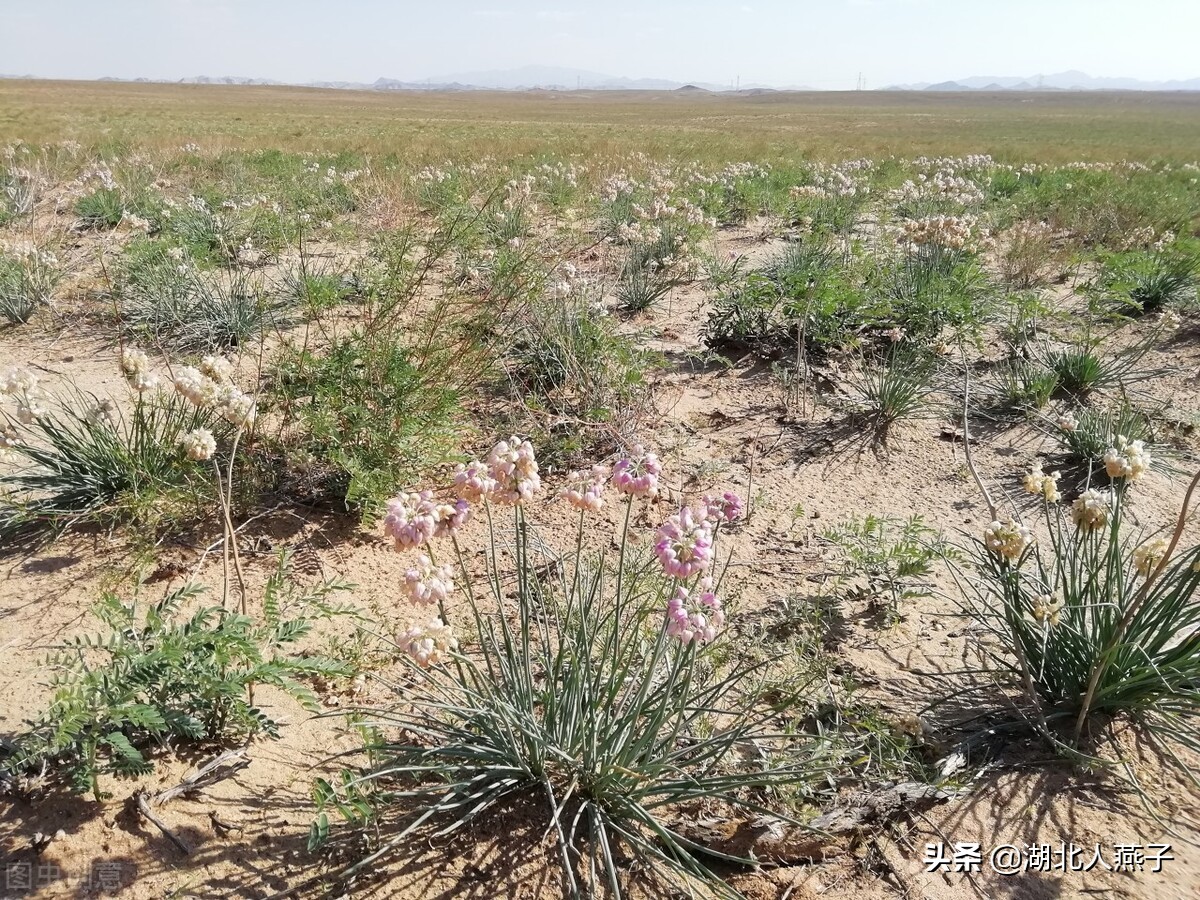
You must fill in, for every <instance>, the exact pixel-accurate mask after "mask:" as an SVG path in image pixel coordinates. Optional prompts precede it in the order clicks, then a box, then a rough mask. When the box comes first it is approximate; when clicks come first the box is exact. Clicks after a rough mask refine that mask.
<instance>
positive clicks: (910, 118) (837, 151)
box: [0, 81, 1200, 162]
mask: <svg viewBox="0 0 1200 900" xmlns="http://www.w3.org/2000/svg"><path fill="white" fill-rule="evenodd" d="M0 139H6V140H11V139H21V140H25V141H29V142H31V143H44V142H48V141H60V140H76V141H80V142H83V143H85V144H88V145H92V144H110V145H112V146H122V145H126V146H138V147H156V148H164V147H165V148H175V147H178V146H179V145H181V144H185V143H188V142H192V141H199V142H203V143H205V144H206V145H207V146H210V147H226V146H228V147H238V148H243V149H244V148H264V147H269V148H286V149H289V150H297V151H300V150H313V151H325V152H330V151H333V152H336V151H342V150H357V151H362V152H369V153H372V154H378V155H388V154H395V155H398V156H402V157H405V158H411V159H416V160H421V161H423V162H436V161H440V160H442V159H444V158H447V157H450V158H468V157H472V156H479V155H483V154H493V155H496V156H500V157H511V156H516V155H519V154H524V153H532V154H535V155H540V154H551V155H564V156H569V155H572V154H581V155H583V156H594V155H597V154H601V155H602V154H606V153H628V152H633V151H639V152H643V153H647V154H649V155H651V156H662V155H665V154H671V155H677V156H681V157H686V158H688V159H697V160H701V161H705V162H728V161H733V160H742V159H750V160H757V161H762V162H775V161H778V160H796V159H802V158H813V159H824V160H836V159H843V158H851V157H855V156H868V157H871V158H880V157H885V156H890V155H893V154H894V155H898V156H909V157H911V156H921V155H930V156H941V155H948V156H958V155H964V154H968V153H979V152H985V153H990V154H992V155H993V156H994V157H996V158H997V159H999V160H1001V161H1004V162H1030V161H1036V162H1070V161H1075V160H1099V161H1115V160H1119V159H1126V158H1128V159H1164V160H1176V161H1180V162H1185V161H1188V160H1190V159H1192V158H1193V157H1194V156H1195V153H1196V147H1197V146H1200V97H1197V96H1196V94H1187V93H1179V94H1147V93H1071V92H1059V93H1053V92H1050V93H1041V94H1022V93H970V94H957V93H945V94H940V93H908V92H902V93H901V92H898V93H883V92H869V91H864V92H824V93H790V92H787V93H757V94H756V93H748V94H734V95H730V94H711V93H707V92H672V93H660V92H579V93H550V92H521V93H505V92H464V93H454V94H444V93H430V94H424V93H414V92H399V93H388V92H368V91H335V90H316V89H308V88H291V87H227V86H210V85H161V84H123V83H113V82H109V83H85V82H50V81H47V82H30V81H7V82H3V81H0Z"/></svg>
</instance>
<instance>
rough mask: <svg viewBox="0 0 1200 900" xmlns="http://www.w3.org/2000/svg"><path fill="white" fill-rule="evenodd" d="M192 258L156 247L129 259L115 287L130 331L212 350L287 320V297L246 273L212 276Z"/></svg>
mask: <svg viewBox="0 0 1200 900" xmlns="http://www.w3.org/2000/svg"><path fill="white" fill-rule="evenodd" d="M190 262H191V261H190V259H189V258H188V257H186V255H182V254H181V255H179V257H178V259H176V258H175V257H173V256H171V255H170V251H169V250H166V249H163V248H161V247H158V246H154V247H153V248H152V249H150V250H149V251H147V252H146V253H145V254H143V255H137V256H133V257H131V258H130V259H129V260H128V261H127V265H126V266H125V269H124V271H123V272H122V273H121V274H120V276H119V277H118V280H117V283H116V286H115V294H116V297H117V302H118V312H119V314H120V317H121V326H122V328H123V329H124V330H125V332H126V333H127V334H129V335H131V336H134V337H136V338H138V339H140V340H144V341H148V342H151V343H154V344H156V345H158V346H162V347H168V348H171V349H173V350H176V351H178V352H181V353H214V352H222V351H225V350H229V349H232V348H237V347H242V346H244V345H245V344H247V343H248V342H251V341H254V340H260V339H261V338H262V337H263V335H264V334H265V333H266V331H267V330H268V329H271V328H275V327H280V326H283V325H285V324H287V320H288V310H289V304H288V302H287V299H286V297H284V298H281V297H273V296H270V295H268V294H267V293H266V292H265V291H264V290H263V288H262V286H261V285H260V284H258V283H256V282H255V281H253V280H252V279H251V278H250V277H249V276H247V275H246V274H245V273H242V272H235V273H233V274H231V275H229V276H225V277H222V276H220V275H210V274H207V273H204V272H201V271H199V270H198V269H196V268H195V266H194V265H191V264H189V263H190Z"/></svg>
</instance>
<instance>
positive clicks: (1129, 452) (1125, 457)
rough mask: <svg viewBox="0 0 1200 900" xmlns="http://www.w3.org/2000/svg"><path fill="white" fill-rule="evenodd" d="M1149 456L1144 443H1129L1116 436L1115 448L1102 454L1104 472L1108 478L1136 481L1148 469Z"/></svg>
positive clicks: (1123, 437)
mask: <svg viewBox="0 0 1200 900" xmlns="http://www.w3.org/2000/svg"><path fill="white" fill-rule="evenodd" d="M1150 463H1151V456H1150V453H1149V452H1148V451H1147V450H1146V444H1145V442H1144V441H1130V440H1129V439H1128V438H1126V437H1125V435H1123V434H1119V435H1117V441H1116V446H1115V447H1109V448H1108V450H1106V451H1105V452H1104V471H1105V472H1107V473H1108V477H1109V478H1128V479H1129V480H1130V481H1131V482H1133V481H1137V480H1138V479H1140V478H1141V477H1142V476H1143V475H1145V474H1146V472H1148V471H1149V469H1150Z"/></svg>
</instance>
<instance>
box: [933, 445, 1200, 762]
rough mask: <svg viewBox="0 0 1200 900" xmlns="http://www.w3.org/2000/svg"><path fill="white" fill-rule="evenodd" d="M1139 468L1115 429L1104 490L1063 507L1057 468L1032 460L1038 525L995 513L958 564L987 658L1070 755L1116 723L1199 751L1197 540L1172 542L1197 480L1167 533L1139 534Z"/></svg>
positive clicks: (1030, 481)
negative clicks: (971, 566)
mask: <svg viewBox="0 0 1200 900" xmlns="http://www.w3.org/2000/svg"><path fill="white" fill-rule="evenodd" d="M1150 464H1151V454H1150V452H1149V450H1148V449H1147V448H1146V446H1145V445H1144V444H1143V443H1142V442H1141V441H1132V442H1131V441H1128V440H1126V439H1124V438H1118V439H1116V440H1115V441H1114V445H1113V446H1111V447H1110V448H1109V449H1108V451H1107V452H1106V453H1105V456H1104V467H1105V471H1106V473H1107V474H1108V476H1109V478H1110V479H1111V488H1110V489H1106V490H1101V489H1097V488H1089V489H1088V490H1086V491H1084V492H1083V493H1082V494H1080V496H1079V497H1078V498H1076V499H1075V500H1074V501H1073V502H1071V503H1070V504H1066V503H1065V502H1064V501H1063V500H1062V498H1061V497H1060V495H1059V491H1058V483H1057V476H1058V473H1050V474H1046V473H1044V472H1043V471H1042V470H1041V468H1040V466H1035V467H1034V469H1033V470H1032V471H1031V472H1030V473H1029V474H1028V475H1027V476H1026V478H1025V489H1026V490H1027V491H1028V492H1029V493H1031V494H1034V495H1037V496H1038V497H1039V503H1040V505H1041V510H1042V514H1043V516H1044V519H1045V527H1044V529H1041V530H1040V531H1039V532H1038V533H1036V534H1035V532H1034V530H1033V529H1032V528H1030V527H1027V526H1026V525H1024V524H1022V523H1020V522H1018V521H1017V520H1015V519H1013V518H1009V519H1007V520H1006V521H1000V520H999V517H997V521H994V522H992V523H991V524H990V525H989V526H988V527H987V528H986V529H985V532H984V536H983V538H982V540H980V541H977V542H976V544H975V548H974V558H975V563H976V566H975V574H973V575H972V574H967V573H963V572H958V573H956V577H957V578H958V580H959V583H960V586H961V587H962V588H963V589H964V592H965V596H966V597H967V598H968V604H967V609H968V611H969V614H970V615H972V616H973V617H974V618H975V619H976V621H977V622H978V624H979V625H980V626H982V628H983V630H984V632H985V633H986V634H987V635H988V637H989V640H986V641H982V642H981V643H980V645H979V652H980V653H981V654H982V656H983V658H984V660H985V665H986V666H987V668H988V669H990V670H993V671H996V672H1003V673H1008V674H1010V675H1011V676H1013V678H1014V680H1015V682H1016V683H1017V684H1019V685H1020V686H1021V690H1022V692H1023V694H1024V697H1025V701H1026V703H1027V704H1028V709H1029V714H1030V716H1031V718H1032V719H1033V720H1035V721H1036V723H1037V725H1038V727H1039V729H1040V730H1041V731H1042V733H1043V734H1044V735H1045V736H1046V737H1047V738H1048V739H1050V740H1051V741H1052V742H1054V743H1056V744H1058V745H1060V746H1064V747H1067V748H1069V749H1071V750H1073V751H1081V752H1085V751H1086V746H1088V745H1091V744H1092V743H1093V739H1095V738H1097V737H1099V736H1100V735H1101V734H1103V733H1104V730H1105V728H1106V726H1107V725H1108V724H1110V723H1113V722H1114V720H1121V719H1127V720H1131V721H1132V722H1133V723H1134V724H1135V725H1136V726H1140V727H1141V728H1143V729H1145V731H1146V732H1147V733H1149V734H1150V735H1152V736H1154V737H1156V738H1160V739H1163V740H1165V741H1166V742H1167V744H1169V743H1170V742H1178V743H1181V744H1183V745H1185V746H1187V747H1189V748H1192V749H1200V727H1198V724H1197V716H1198V715H1200V606H1198V605H1197V604H1196V602H1195V595H1196V590H1197V587H1200V547H1191V548H1187V549H1185V548H1183V547H1181V545H1180V540H1181V537H1182V533H1183V530H1184V524H1185V522H1186V520H1187V518H1188V511H1189V506H1190V503H1191V500H1192V495H1193V493H1194V491H1195V489H1196V486H1197V483H1198V482H1200V475H1198V476H1197V477H1196V479H1194V480H1193V481H1192V484H1191V486H1190V487H1189V488H1188V491H1187V495H1186V497H1185V499H1184V505H1183V510H1182V511H1181V512H1180V515H1179V520H1178V523H1177V525H1176V527H1175V528H1174V530H1173V532H1172V533H1170V534H1165V535H1150V536H1147V535H1145V534H1140V533H1135V532H1134V526H1133V524H1132V520H1131V519H1130V517H1129V516H1128V514H1127V509H1128V506H1129V501H1130V495H1131V494H1132V492H1133V491H1135V490H1136V483H1137V482H1138V481H1139V480H1140V479H1141V478H1142V477H1143V475H1144V474H1145V472H1146V471H1147V470H1148V468H1149V466H1150ZM1043 534H1044V535H1045V536H1044V537H1042V536H1041V535H1043ZM1168 752H1169V753H1172V754H1173V751H1170V750H1168Z"/></svg>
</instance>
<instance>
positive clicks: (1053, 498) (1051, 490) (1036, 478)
mask: <svg viewBox="0 0 1200 900" xmlns="http://www.w3.org/2000/svg"><path fill="white" fill-rule="evenodd" d="M1059 474H1060V473H1058V472H1051V473H1050V474H1049V475H1047V474H1046V473H1045V472H1043V471H1042V464H1041V462H1040V461H1039V462H1035V463H1034V464H1033V468H1031V469H1030V470H1029V472H1028V474H1026V476H1025V479H1024V482H1023V483H1024V485H1025V491H1026V493H1029V494H1037V495H1039V496H1040V497H1042V498H1043V499H1045V501H1046V502H1047V503H1057V502H1058V501H1059V500H1061V499H1062V495H1061V494H1059V492H1058V477H1059Z"/></svg>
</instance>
